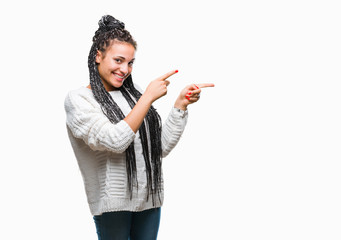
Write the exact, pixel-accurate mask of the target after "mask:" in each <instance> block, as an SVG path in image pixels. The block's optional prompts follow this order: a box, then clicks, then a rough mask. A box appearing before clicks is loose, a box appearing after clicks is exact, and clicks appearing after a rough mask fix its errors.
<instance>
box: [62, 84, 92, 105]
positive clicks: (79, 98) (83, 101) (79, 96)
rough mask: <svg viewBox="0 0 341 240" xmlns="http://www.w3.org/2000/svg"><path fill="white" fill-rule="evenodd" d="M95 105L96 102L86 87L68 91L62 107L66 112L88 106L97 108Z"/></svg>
mask: <svg viewBox="0 0 341 240" xmlns="http://www.w3.org/2000/svg"><path fill="white" fill-rule="evenodd" d="M97 105H98V104H97V101H96V100H95V98H94V96H93V94H92V91H91V89H89V88H86V87H80V88H78V89H74V90H71V91H69V92H68V93H67V95H66V97H65V100H64V107H65V109H66V110H68V109H70V108H82V107H90V106H92V107H97Z"/></svg>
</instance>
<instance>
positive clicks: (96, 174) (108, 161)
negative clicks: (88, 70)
mask: <svg viewBox="0 0 341 240" xmlns="http://www.w3.org/2000/svg"><path fill="white" fill-rule="evenodd" d="M110 94H111V96H112V97H113V99H114V100H115V102H116V103H117V104H118V106H119V107H120V108H121V110H122V112H123V113H124V114H125V115H126V116H127V115H128V113H129V112H130V111H131V108H130V107H129V105H128V103H127V101H126V100H125V98H124V97H123V96H122V94H121V92H120V91H111V92H110ZM64 106H65V111H66V125H67V130H68V134H69V138H70V142H71V145H72V147H73V150H74V153H75V156H76V158H77V161H78V165H79V168H80V171H81V173H82V177H83V181H84V186H85V191H86V195H87V199H88V203H89V207H90V211H91V214H92V215H100V214H102V213H104V212H112V211H143V210H146V209H150V208H153V207H160V206H161V205H162V202H163V187H162V192H161V201H159V200H158V198H157V197H156V198H155V200H156V205H155V206H153V204H152V200H151V199H152V198H151V196H149V200H148V201H147V179H146V168H145V162H144V158H143V153H142V144H141V139H140V137H139V133H138V132H137V133H136V134H135V133H134V132H133V131H132V129H131V128H130V127H129V125H128V124H127V123H126V122H125V121H124V120H121V121H120V122H118V123H117V124H112V123H111V122H110V121H109V119H108V118H107V117H106V116H105V115H104V114H103V112H102V110H101V107H100V105H99V104H98V103H97V101H96V100H95V98H94V97H93V94H92V91H91V90H90V89H88V88H86V87H81V88H79V89H77V90H73V91H70V92H69V93H68V95H67V96H66V98H65V103H64ZM187 116H188V114H187V111H182V110H180V109H176V108H173V109H172V110H171V112H170V114H169V116H168V118H167V120H166V121H165V122H164V124H163V126H162V136H161V140H162V157H165V156H167V155H168V154H169V152H170V151H171V150H172V149H173V148H174V147H175V145H176V144H177V143H178V141H179V139H180V137H181V135H182V133H183V131H184V128H185V126H186V122H187ZM133 141H134V146H135V154H136V168H137V179H138V189H137V188H136V186H135V187H134V189H133V197H132V199H130V195H129V191H128V186H127V173H126V160H125V150H126V149H127V148H128V146H129V145H130V144H131V143H132V142H133Z"/></svg>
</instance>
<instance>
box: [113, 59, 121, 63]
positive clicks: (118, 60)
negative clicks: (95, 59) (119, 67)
mask: <svg viewBox="0 0 341 240" xmlns="http://www.w3.org/2000/svg"><path fill="white" fill-rule="evenodd" d="M114 61H115V62H116V63H122V60H121V59H119V58H114Z"/></svg>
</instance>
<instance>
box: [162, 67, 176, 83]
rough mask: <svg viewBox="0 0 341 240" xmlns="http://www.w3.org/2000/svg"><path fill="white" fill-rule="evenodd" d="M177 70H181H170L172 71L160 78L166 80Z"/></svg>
mask: <svg viewBox="0 0 341 240" xmlns="http://www.w3.org/2000/svg"><path fill="white" fill-rule="evenodd" d="M177 72H179V71H178V70H173V71H170V72H168V73H166V74H165V75H163V76H161V77H159V78H158V80H160V81H164V80H166V79H167V78H169V77H170V76H172V75H173V74H175V73H177Z"/></svg>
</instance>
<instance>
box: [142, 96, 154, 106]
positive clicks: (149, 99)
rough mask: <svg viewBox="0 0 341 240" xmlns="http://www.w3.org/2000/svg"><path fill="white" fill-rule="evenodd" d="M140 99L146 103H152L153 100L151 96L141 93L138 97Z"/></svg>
mask: <svg viewBox="0 0 341 240" xmlns="http://www.w3.org/2000/svg"><path fill="white" fill-rule="evenodd" d="M140 101H141V102H143V103H144V104H147V105H152V104H153V102H154V100H153V98H151V97H150V96H149V95H148V94H142V96H141V97H140V99H139V102H140Z"/></svg>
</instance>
